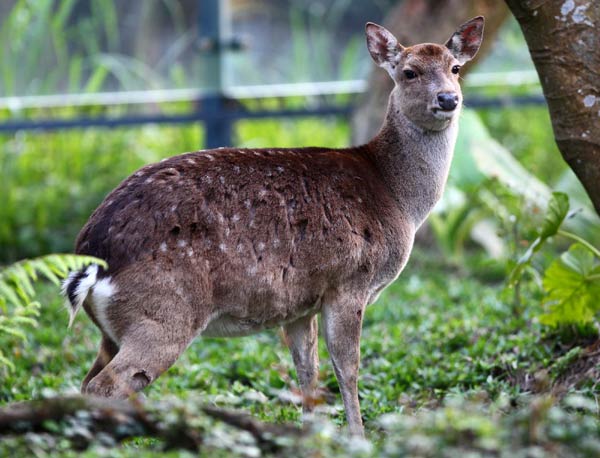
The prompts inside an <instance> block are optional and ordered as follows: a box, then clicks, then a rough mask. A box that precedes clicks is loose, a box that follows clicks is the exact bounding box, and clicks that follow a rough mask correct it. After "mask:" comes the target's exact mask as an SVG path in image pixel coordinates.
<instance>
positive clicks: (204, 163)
mask: <svg viewBox="0 0 600 458" xmlns="http://www.w3.org/2000/svg"><path fill="white" fill-rule="evenodd" d="M411 243H412V233H410V230H409V229H408V228H407V226H406V223H405V222H404V220H403V215H401V214H400V213H399V210H398V208H397V207H396V205H395V204H394V202H393V201H392V200H391V198H389V197H388V194H387V190H386V189H385V188H384V187H383V185H382V184H381V182H380V178H379V176H378V174H377V171H376V169H375V167H374V166H373V164H372V163H371V162H370V160H369V157H368V153H367V151H366V150H363V149H360V148H354V149H348V150H328V149H316V148H310V149H297V150H281V149H270V150H269V149H263V150H234V149H219V150H210V151H203V152H197V153H188V154H183V155H180V156H175V157H171V158H169V159H167V160H164V161H162V162H160V163H157V164H152V165H149V166H146V167H144V168H142V169H140V170H139V171H138V172H136V173H134V174H133V175H131V176H130V177H129V178H127V179H126V180H125V181H123V183H121V185H119V186H118V187H117V188H116V189H115V190H114V191H113V192H112V193H111V194H109V195H108V196H107V198H106V199H105V201H104V202H103V203H102V204H101V205H100V207H98V209H97V210H96V211H95V212H94V213H93V215H92V216H91V217H90V219H89V221H88V223H87V224H86V225H85V227H84V228H83V230H82V231H81V233H80V235H79V237H78V240H77V252H78V253H82V254H89V255H93V256H97V257H100V258H102V259H105V260H106V261H107V262H108V264H109V270H108V272H106V275H118V274H119V272H121V271H122V270H124V269H127V268H128V267H131V266H135V265H139V266H144V265H155V266H156V265H160V269H161V271H163V272H165V273H166V272H169V271H179V272H181V271H185V272H187V273H189V274H190V275H192V276H194V277H195V278H202V279H204V280H203V282H202V283H203V285H204V289H205V290H206V289H208V290H209V291H203V294H205V295H206V296H207V297H208V298H209V299H208V300H210V301H212V302H213V303H219V302H222V303H223V304H225V303H235V302H236V301H239V300H241V298H240V297H237V296H238V295H239V292H240V291H242V292H243V294H244V295H245V296H248V295H250V296H252V297H249V298H248V297H246V299H245V300H246V301H248V302H262V303H269V302H274V303H277V302H280V303H305V305H306V307H309V306H310V304H312V303H316V302H318V300H319V296H320V295H321V294H323V292H324V291H325V290H326V289H327V288H335V287H336V286H337V285H340V284H344V283H346V284H348V283H353V282H354V283H355V284H356V287H357V289H360V288H362V289H363V290H366V289H368V288H369V286H370V285H371V286H373V285H374V286H373V288H377V287H378V283H386V282H388V281H390V280H391V278H393V277H394V276H395V274H396V273H397V271H398V270H399V269H400V267H401V265H403V264H404V262H405V260H406V257H407V256H408V251H409V250H410V246H407V245H410V244H411ZM244 285H248V287H247V288H246V287H244ZM234 296H236V297H234ZM271 315H272V314H271ZM279 318H280V317H275V318H272V319H274V320H275V321H277V320H279Z"/></svg>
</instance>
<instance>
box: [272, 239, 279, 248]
mask: <svg viewBox="0 0 600 458" xmlns="http://www.w3.org/2000/svg"><path fill="white" fill-rule="evenodd" d="M273 246H274V247H275V248H277V247H278V246H279V239H275V240H273Z"/></svg>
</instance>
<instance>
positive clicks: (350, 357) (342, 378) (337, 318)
mask: <svg viewBox="0 0 600 458" xmlns="http://www.w3.org/2000/svg"><path fill="white" fill-rule="evenodd" d="M364 309H365V305H364V304H362V303H361V302H359V301H357V300H356V299H349V300H343V301H342V300H336V301H333V302H330V303H328V304H327V305H325V306H324V307H323V311H322V318H323V331H324V334H325V340H326V342H327V349H328V351H329V355H330V357H331V362H332V363H333V369H334V370H335V376H336V378H337V381H338V384H339V386H340V391H341V393H342V399H343V401H344V408H345V410H346V419H347V421H348V429H349V430H350V433H351V434H355V435H359V436H362V435H363V434H364V430H363V424H362V418H361V416H360V406H359V403H358V367H359V365H360V332H361V327H362V317H363V312H364Z"/></svg>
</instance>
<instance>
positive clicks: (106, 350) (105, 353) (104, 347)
mask: <svg viewBox="0 0 600 458" xmlns="http://www.w3.org/2000/svg"><path fill="white" fill-rule="evenodd" d="M118 351H119V347H117V345H116V344H115V343H114V342H113V341H112V340H110V339H109V338H108V337H107V336H106V335H105V334H102V341H101V342H100V349H99V350H98V356H96V361H94V364H92V368H91V369H90V370H89V372H88V373H87V375H86V376H85V378H84V379H83V382H81V392H82V393H85V392H86V390H87V386H88V384H89V383H90V380H92V379H93V378H94V377H95V376H96V375H98V374H99V373H100V371H101V370H102V369H104V367H105V366H106V365H107V364H108V363H110V362H111V360H112V359H113V358H114V357H115V355H116V354H117V352H118Z"/></svg>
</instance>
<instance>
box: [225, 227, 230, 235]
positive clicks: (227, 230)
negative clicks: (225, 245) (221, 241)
mask: <svg viewBox="0 0 600 458" xmlns="http://www.w3.org/2000/svg"><path fill="white" fill-rule="evenodd" d="M230 232H231V231H230V229H229V228H228V227H226V228H225V237H229V233H230Z"/></svg>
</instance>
